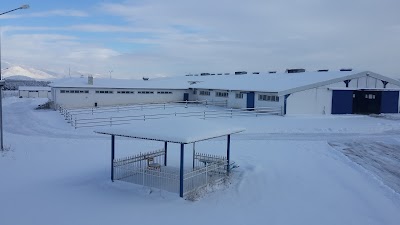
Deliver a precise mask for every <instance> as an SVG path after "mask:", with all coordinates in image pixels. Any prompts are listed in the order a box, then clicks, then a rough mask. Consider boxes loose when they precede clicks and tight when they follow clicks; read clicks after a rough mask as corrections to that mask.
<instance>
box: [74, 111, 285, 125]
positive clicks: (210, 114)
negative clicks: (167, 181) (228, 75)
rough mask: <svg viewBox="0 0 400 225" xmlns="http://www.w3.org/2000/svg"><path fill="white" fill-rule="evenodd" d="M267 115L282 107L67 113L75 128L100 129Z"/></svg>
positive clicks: (279, 112) (278, 113)
mask: <svg viewBox="0 0 400 225" xmlns="http://www.w3.org/2000/svg"><path fill="white" fill-rule="evenodd" d="M266 115H282V108H281V107H260V108H242V109H221V110H203V111H191V112H173V113H157V114H142V115H126V116H108V117H94V118H79V117H76V116H73V115H72V114H70V113H67V115H66V120H68V122H69V123H70V124H71V125H72V126H73V127H74V128H75V129H77V128H82V127H98V126H113V125H123V124H130V123H133V122H134V121H137V120H142V121H146V120H154V119H162V118H167V117H195V118H199V119H204V120H205V119H214V118H233V117H242V116H244V117H249V116H253V117H259V116H266Z"/></svg>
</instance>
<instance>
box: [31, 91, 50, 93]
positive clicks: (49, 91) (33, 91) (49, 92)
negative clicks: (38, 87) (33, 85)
mask: <svg viewBox="0 0 400 225" xmlns="http://www.w3.org/2000/svg"><path fill="white" fill-rule="evenodd" d="M28 92H29V93H33V92H39V91H28ZM42 92H43V91H42ZM47 92H49V93H50V92H51V91H47Z"/></svg>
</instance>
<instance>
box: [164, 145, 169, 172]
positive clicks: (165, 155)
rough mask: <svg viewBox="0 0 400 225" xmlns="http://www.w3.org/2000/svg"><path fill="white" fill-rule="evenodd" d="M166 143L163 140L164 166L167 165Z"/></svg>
mask: <svg viewBox="0 0 400 225" xmlns="http://www.w3.org/2000/svg"><path fill="white" fill-rule="evenodd" d="M167 143H168V142H164V166H167Z"/></svg>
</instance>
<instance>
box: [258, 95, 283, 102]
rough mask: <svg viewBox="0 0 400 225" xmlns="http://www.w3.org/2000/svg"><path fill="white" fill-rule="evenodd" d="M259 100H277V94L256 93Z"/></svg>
mask: <svg viewBox="0 0 400 225" xmlns="http://www.w3.org/2000/svg"><path fill="white" fill-rule="evenodd" d="M258 100H259V101H270V102H279V96H275V95H258Z"/></svg>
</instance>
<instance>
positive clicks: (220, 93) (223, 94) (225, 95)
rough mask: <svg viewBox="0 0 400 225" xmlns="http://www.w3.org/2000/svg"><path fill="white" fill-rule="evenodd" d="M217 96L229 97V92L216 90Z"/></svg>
mask: <svg viewBox="0 0 400 225" xmlns="http://www.w3.org/2000/svg"><path fill="white" fill-rule="evenodd" d="M215 96H216V97H223V98H227V97H228V92H215Z"/></svg>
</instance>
